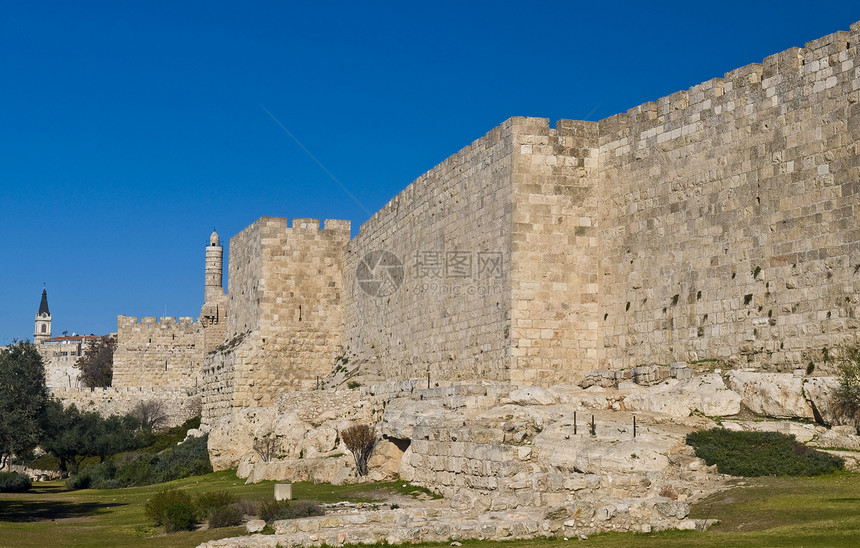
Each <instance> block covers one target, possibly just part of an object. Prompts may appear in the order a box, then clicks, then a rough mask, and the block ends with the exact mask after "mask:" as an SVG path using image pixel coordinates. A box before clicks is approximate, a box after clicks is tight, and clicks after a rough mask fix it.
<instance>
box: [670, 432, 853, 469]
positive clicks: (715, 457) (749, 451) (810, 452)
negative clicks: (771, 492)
mask: <svg viewBox="0 0 860 548" xmlns="http://www.w3.org/2000/svg"><path fill="white" fill-rule="evenodd" d="M687 444H688V445H690V446H692V447H693V448H694V449H695V451H696V456H698V457H699V458H701V459H703V460H704V461H705V462H706V463H708V465H714V464H716V465H717V470H718V471H719V472H720V473H721V474H730V475H732V476H753V477H754V476H818V475H821V474H829V473H831V472H834V471H836V470H841V469H842V466H843V460H842V459H840V458H839V457H834V456H832V455H829V454H827V453H823V452H821V451H816V450H814V449H812V448H810V447H807V446H805V445H803V444H802V443H800V442H798V441H797V440H796V439H795V438H794V436H788V435H785V434H781V433H779V432H734V431H731V430H725V429H723V428H712V429H710V430H701V431H699V432H692V433H690V434H687Z"/></svg>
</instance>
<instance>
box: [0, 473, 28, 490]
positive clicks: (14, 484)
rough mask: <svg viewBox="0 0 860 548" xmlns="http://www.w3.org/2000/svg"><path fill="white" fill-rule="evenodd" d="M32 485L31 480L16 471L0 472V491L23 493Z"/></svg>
mask: <svg viewBox="0 0 860 548" xmlns="http://www.w3.org/2000/svg"><path fill="white" fill-rule="evenodd" d="M31 487H33V480H31V479H30V476H28V475H26V474H19V473H18V472H0V493H23V492H24V491H29V490H30V488H31Z"/></svg>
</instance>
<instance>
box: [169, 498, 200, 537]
mask: <svg viewBox="0 0 860 548" xmlns="http://www.w3.org/2000/svg"><path fill="white" fill-rule="evenodd" d="M195 525H197V516H195V514H194V506H193V505H192V504H191V503H187V504H186V503H184V502H174V503H172V504H168V505H167V506H165V507H164V530H165V531H167V532H168V533H174V532H176V531H190V530H192V529H194V526H195Z"/></svg>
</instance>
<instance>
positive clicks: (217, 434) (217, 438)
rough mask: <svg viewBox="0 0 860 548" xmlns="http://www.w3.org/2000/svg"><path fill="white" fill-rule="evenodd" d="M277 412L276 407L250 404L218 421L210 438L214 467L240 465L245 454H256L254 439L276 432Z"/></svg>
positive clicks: (210, 433)
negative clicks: (274, 423)
mask: <svg viewBox="0 0 860 548" xmlns="http://www.w3.org/2000/svg"><path fill="white" fill-rule="evenodd" d="M276 412H277V410H276V409H275V408H273V407H249V408H246V409H241V410H238V411H234V412H233V413H230V414H229V415H227V416H225V417H222V418H221V420H219V421H218V422H216V423H215V424H214V425H213V426H212V429H211V430H210V431H209V440H208V449H209V460H210V462H211V463H212V469H213V470H226V469H229V468H236V467H237V466H238V465H239V461H240V459H241V458H242V456H243V455H246V454H248V453H254V439H255V438H257V437H262V436H265V435H266V434H268V433H270V432H271V431H272V423H273V421H274V418H275V415H276Z"/></svg>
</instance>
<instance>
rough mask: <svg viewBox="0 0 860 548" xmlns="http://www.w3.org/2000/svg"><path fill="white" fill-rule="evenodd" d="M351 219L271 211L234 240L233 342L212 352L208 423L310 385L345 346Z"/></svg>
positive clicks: (209, 358) (230, 324)
mask: <svg viewBox="0 0 860 548" xmlns="http://www.w3.org/2000/svg"><path fill="white" fill-rule="evenodd" d="M349 236H350V224H349V221H337V220H326V221H325V225H324V227H323V228H320V222H319V220H317V219H294V220H293V222H292V226H290V223H289V220H288V219H285V218H275V217H263V218H261V219H259V220H258V221H256V222H255V223H254V224H252V225H251V226H249V227H248V228H246V229H245V230H243V231H242V232H241V233H239V234H238V235H236V236H235V237H233V238H232V239H231V240H230V257H229V284H230V293H229V297H228V301H227V322H226V339H227V341H226V342H225V343H224V344H223V345H221V346H220V347H218V348H216V349H215V352H213V353H212V354H209V355H208V356H207V358H206V372H205V376H206V386H205V388H204V401H205V402H206V403H205V407H206V410H205V412H204V422H208V421H210V420H214V418H216V417H217V416H220V415H221V414H222V413H224V412H227V411H228V410H229V409H230V408H242V407H249V406H267V405H273V404H274V401H275V399H276V398H277V396H278V394H279V393H280V392H282V391H285V390H295V389H301V388H310V387H312V386H313V385H314V383H315V382H316V379H317V377H320V376H324V375H325V374H326V373H328V372H329V370H330V369H331V367H332V365H333V364H334V362H335V358H336V357H337V356H338V355H340V354H341V353H342V344H341V343H342V333H343V331H342V325H343V309H342V306H341V295H342V292H343V281H342V272H343V249H344V245H345V244H346V242H347V241H348V240H349Z"/></svg>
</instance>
